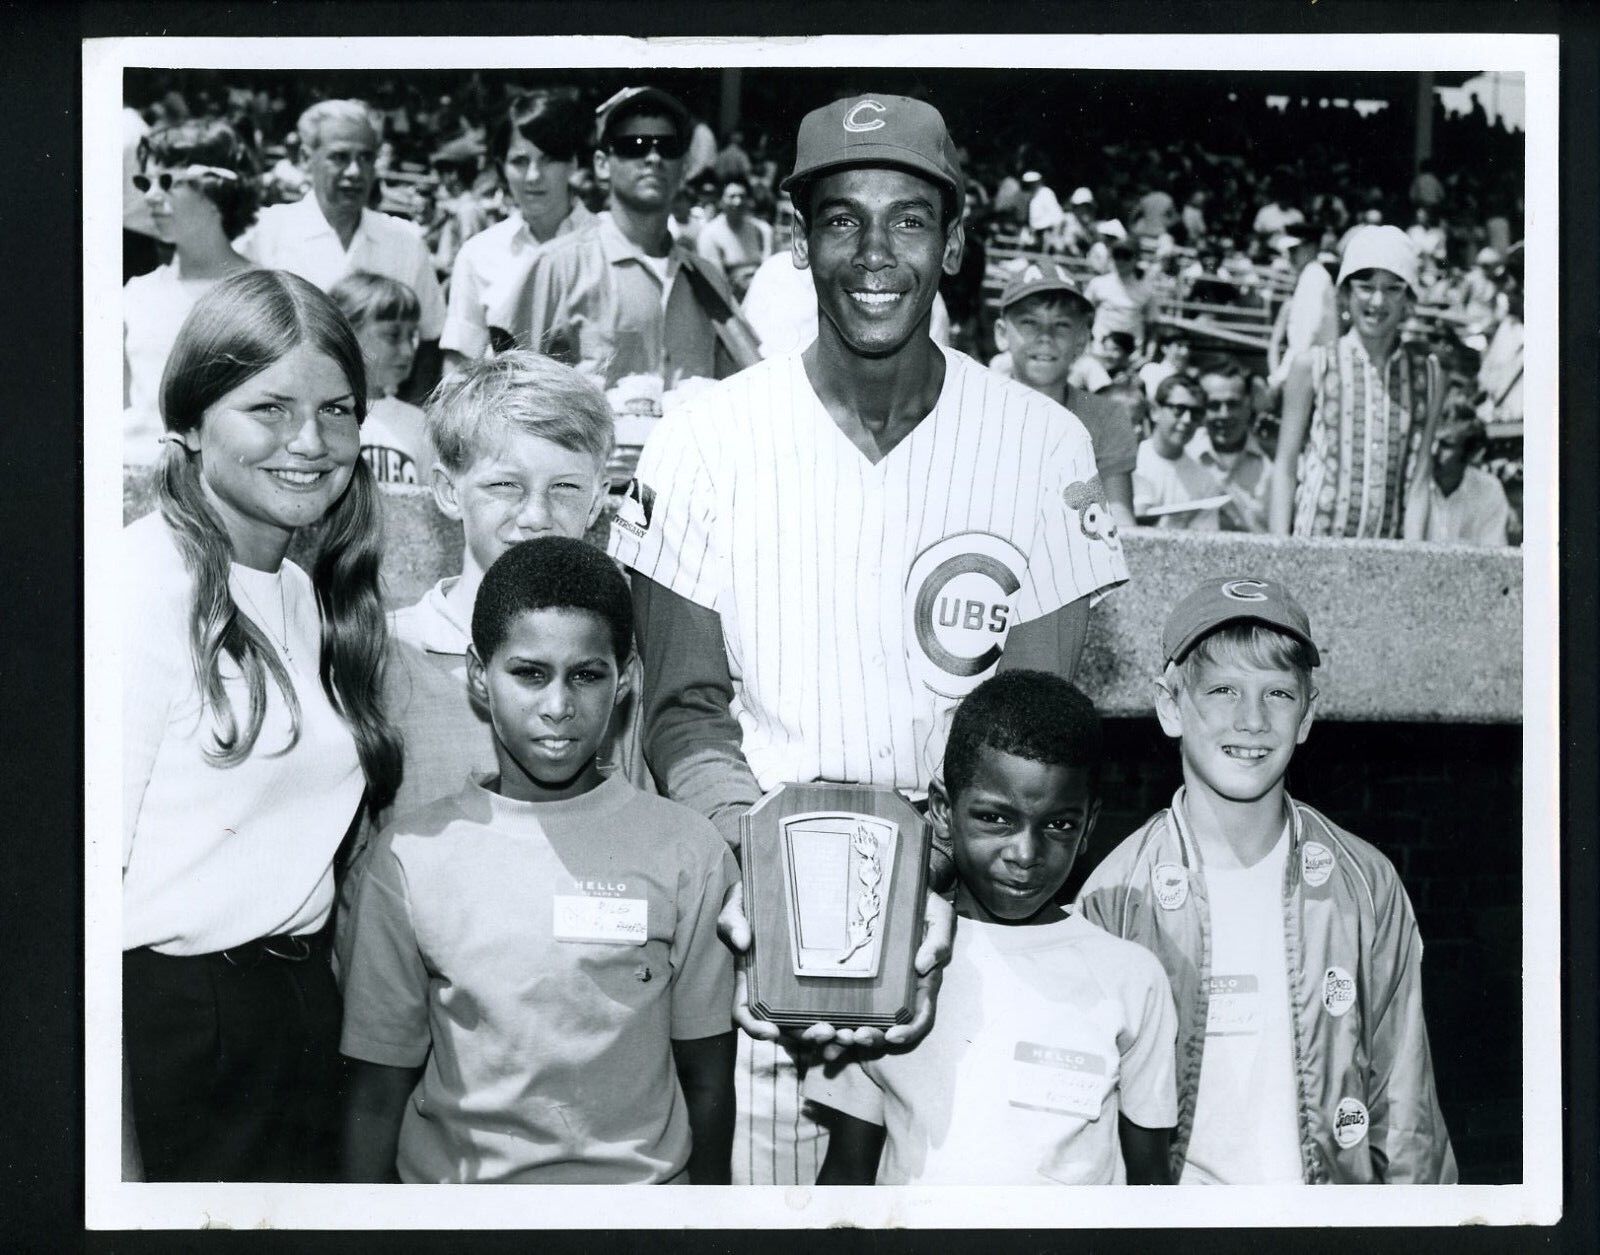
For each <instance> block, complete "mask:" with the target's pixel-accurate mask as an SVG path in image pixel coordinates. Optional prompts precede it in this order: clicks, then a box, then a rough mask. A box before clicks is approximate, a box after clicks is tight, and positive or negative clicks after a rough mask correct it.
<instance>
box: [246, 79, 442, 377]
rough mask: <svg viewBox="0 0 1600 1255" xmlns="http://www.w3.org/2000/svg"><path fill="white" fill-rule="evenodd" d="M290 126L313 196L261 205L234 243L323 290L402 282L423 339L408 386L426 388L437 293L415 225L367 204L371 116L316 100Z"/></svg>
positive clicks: (433, 355)
mask: <svg viewBox="0 0 1600 1255" xmlns="http://www.w3.org/2000/svg"><path fill="white" fill-rule="evenodd" d="M296 129H297V130H298V131H299V133H300V143H301V146H302V148H303V149H304V150H305V154H306V166H307V173H308V174H309V175H310V176H311V192H312V194H311V195H310V196H306V197H303V198H301V199H300V200H298V201H295V202H293V203H292V204H287V205H271V206H268V207H267V208H266V209H263V210H262V211H261V214H260V216H259V217H258V218H257V219H256V224H255V226H254V227H252V228H251V229H250V230H249V231H248V232H246V233H245V234H244V235H243V236H241V237H240V238H239V241H238V242H237V244H235V246H234V247H235V248H237V249H238V250H239V252H240V253H242V254H244V256H246V257H248V258H249V259H250V260H251V261H253V262H255V263H256V265H258V266H263V267H266V268H268V269H272V270H290V271H293V272H294V273H295V274H297V275H299V276H300V277H301V278H303V279H308V280H310V281H311V282H312V283H314V284H316V285H317V286H318V287H319V288H321V289H322V290H323V291H324V292H326V291H328V290H329V289H330V288H332V287H333V285H334V284H336V283H337V282H339V280H340V279H342V278H344V277H345V276H346V275H348V274H351V273H353V272H355V271H366V272H368V273H369V274H376V275H384V276H386V277H387V278H390V279H395V280H397V281H398V282H400V283H403V284H405V285H406V286H407V287H409V288H410V289H411V290H412V291H413V292H415V293H416V294H417V301H418V303H419V304H420V306H421V310H422V318H421V320H420V323H419V331H420V334H421V336H422V344H421V345H419V346H418V349H417V365H416V367H415V368H414V370H413V372H412V385H411V388H410V389H409V390H408V391H409V392H410V394H412V395H415V394H416V393H417V392H418V391H419V390H421V389H426V388H431V387H432V385H433V381H434V379H435V378H436V377H437V375H438V366H437V363H438V340H439V333H440V332H441V331H442V330H443V329H444V313H445V306H444V293H443V291H442V290H441V289H440V287H439V281H438V279H437V278H435V277H434V273H433V261H432V259H431V258H430V257H429V255H428V246H427V244H426V242H425V241H424V240H423V237H422V231H421V229H420V228H419V227H417V226H416V225H415V224H414V223H410V222H407V221H405V219H403V218H395V217H392V216H390V215H389V214H384V213H379V212H378V211H377V210H375V209H369V208H367V205H368V202H369V201H370V200H371V198H372V190H373V187H374V185H375V184H376V182H377V177H378V174H377V167H376V164H375V163H376V161H377V156H378V138H379V136H378V122H377V119H376V115H375V114H374V113H373V111H372V110H371V109H370V108H369V107H368V106H367V105H366V104H365V103H364V102H363V101H360V100H323V101H319V102H318V103H316V104H314V105H312V106H311V107H310V108H309V109H307V110H306V111H305V112H304V113H302V114H301V115H300V121H299V123H298V125H297V127H296Z"/></svg>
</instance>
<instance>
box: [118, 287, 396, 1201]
mask: <svg viewBox="0 0 1600 1255" xmlns="http://www.w3.org/2000/svg"><path fill="white" fill-rule="evenodd" d="M366 397H367V387H366V378H365V372H364V369H363V366H362V356H361V347H360V345H359V344H358V343H357V341H356V337H355V333H354V332H353V331H352V330H351V329H350V325H349V323H348V322H346V321H345V319H344V316H343V315H342V314H340V313H339V310H338V308H337V307H336V306H335V305H334V304H333V302H332V301H331V300H329V298H328V297H326V296H325V295H323V294H322V292H320V291H319V290H318V289H316V288H314V287H312V286H311V284H309V283H307V282H306V281H305V280H304V279H301V278H299V277H298V276H296V275H292V274H288V273H286V272H283V271H275V270H255V271H248V272H245V273H243V274H239V275H235V276H233V277H232V278H229V279H225V280H223V281H222V283H220V284H219V285H217V286H216V287H215V288H213V289H212V290H211V291H210V292H208V293H207V294H206V295H205V296H203V297H202V298H201V299H200V300H199V301H198V302H197V303H196V305H195V307H194V309H193V311H192V312H191V313H190V315H189V317H188V319H187V320H186V321H185V322H184V324H183V327H182V329H181V330H180V331H179V333H178V337H177V341H176V343H175V344H174V346H173V350H172V356H171V359H170V360H169V362H168V363H167V369H166V373H165V375H164V376H163V378H162V381H161V412H162V416H163V418H164V420H165V426H166V431H165V434H164V436H163V444H162V453H161V462H160V466H159V470H158V474H157V504H158V509H157V511H156V512H155V513H154V514H150V515H146V516H145V517H144V518H142V519H139V520H138V521H137V522H135V523H133V524H131V525H130V526H129V527H128V528H126V529H125V531H124V532H123V555H122V562H121V572H120V573H121V577H122V580H123V586H124V599H123V606H124V608H125V610H126V614H125V616H124V625H123V638H122V661H123V698H122V700H123V716H122V725H123V726H122V744H123V833H122V869H123V871H122V930H123V937H122V942H123V956H122V1030H123V1107H122V1117H123V1118H122V1130H123V1172H124V1176H125V1177H126V1178H127V1179H131V1180H138V1179H144V1180H151V1181H201V1180H204V1181H219V1180H222V1181H308V1180H310V1181H315V1180H332V1179H333V1175H334V1152H335V1148H336V1141H337V1138H336V1134H337V1129H338V1101H337V1089H338V1078H339V1053H338V1042H339V1020H340V1003H339V994H338V990H337V988H336V987H335V985H334V980H333V973H332V969H331V967H330V964H329V946H328V939H327V933H328V930H327V929H326V928H325V927H324V925H325V924H326V923H327V921H328V917H329V914H330V911H331V909H332V905H333V862H334V855H335V852H336V851H337V850H338V848H339V845H340V842H341V840H342V839H343V837H344V834H345V832H346V830H347V828H348V827H349V826H350V824H351V822H352V820H353V819H354V818H355V816H356V815H357V813H358V810H359V808H360V807H361V805H362V802H363V797H365V799H366V800H367V801H369V802H370V803H371V804H372V805H373V806H375V807H380V808H381V807H384V806H387V805H388V804H389V802H390V800H391V799H392V798H393V797H394V792H395V788H396V786H397V785H398V783H399V775H400V742H399V737H398V735H397V734H396V733H395V732H394V731H393V730H392V729H391V727H390V725H389V723H388V722H387V720H386V719H385V718H384V715H383V712H382V709H381V707H380V706H379V692H380V682H381V670H382V666H383V660H384V652H385V633H384V619H383V608H382V604H381V602H380V599H379V592H378V551H379V514H378V511H379V505H378V500H377V489H376V487H375V486H374V481H373V477H372V474H371V472H370V471H369V470H368V468H367V464H366V463H365V462H364V461H363V460H362V458H361V432H360V424H361V422H362V419H363V418H364V416H365V414H366ZM301 533H306V536H305V537H302V538H301V542H300V543H301V545H302V547H303V549H304V551H305V554H306V557H308V558H309V561H308V562H307V563H306V566H307V568H308V570H309V574H308V573H307V570H303V569H302V568H301V567H300V566H298V565H296V564H295V563H294V562H292V561H289V560H288V559H287V557H286V554H287V552H288V548H289V545H290V542H291V541H294V540H296V537H297V536H299V535H300V534H301ZM307 539H309V543H305V542H306V540H307Z"/></svg>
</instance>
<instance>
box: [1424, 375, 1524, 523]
mask: <svg viewBox="0 0 1600 1255" xmlns="http://www.w3.org/2000/svg"><path fill="white" fill-rule="evenodd" d="M1487 439H1488V436H1487V433H1486V432H1485V431H1484V429H1483V424H1482V423H1480V422H1478V421H1477V420H1476V419H1475V418H1473V417H1472V416H1471V407H1470V406H1468V407H1467V409H1466V412H1465V413H1457V414H1454V415H1449V416H1447V417H1446V418H1445V419H1444V421H1443V423H1442V424H1441V426H1440V429H1439V434H1438V436H1437V437H1436V438H1435V440H1434V442H1433V475H1432V477H1431V478H1430V479H1429V480H1428V488H1427V494H1428V499H1427V502H1426V504H1425V507H1424V508H1425V509H1426V510H1427V512H1428V521H1427V526H1426V528H1425V529H1424V531H1423V536H1422V538H1423V539H1424V540H1427V541H1432V542H1435V543H1448V544H1457V545H1506V544H1509V543H1510V541H1509V538H1508V532H1509V524H1510V521H1511V503H1510V502H1509V501H1508V500H1506V490H1505V489H1504V488H1502V487H1501V486H1500V481H1499V480H1498V479H1497V478H1495V476H1494V474H1493V473H1492V472H1490V471H1486V470H1484V469H1483V468H1482V467H1481V466H1474V465H1472V461H1471V459H1472V458H1474V457H1475V456H1476V455H1477V454H1478V453H1479V452H1481V451H1482V449H1483V447H1484V445H1485V443H1486V441H1487Z"/></svg>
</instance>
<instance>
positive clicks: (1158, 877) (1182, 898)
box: [1150, 863, 1189, 911]
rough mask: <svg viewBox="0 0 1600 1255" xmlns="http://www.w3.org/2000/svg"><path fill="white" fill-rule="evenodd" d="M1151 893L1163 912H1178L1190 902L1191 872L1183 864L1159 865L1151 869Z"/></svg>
mask: <svg viewBox="0 0 1600 1255" xmlns="http://www.w3.org/2000/svg"><path fill="white" fill-rule="evenodd" d="M1150 892H1152V893H1153V894H1155V895H1156V904H1157V905H1158V906H1160V908H1161V909H1162V910H1163V911H1176V910H1177V909H1178V908H1179V907H1181V906H1182V905H1183V904H1184V903H1185V902H1187V901H1188V900H1189V872H1188V869H1187V868H1185V867H1184V866H1183V864H1181V863H1157V864H1156V865H1155V866H1154V867H1152V868H1151V869H1150Z"/></svg>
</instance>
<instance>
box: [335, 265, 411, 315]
mask: <svg viewBox="0 0 1600 1255" xmlns="http://www.w3.org/2000/svg"><path fill="white" fill-rule="evenodd" d="M328 295H329V296H331V297H332V298H333V303H334V304H335V305H337V306H338V307H339V312H340V313H341V314H343V315H344V316H345V317H346V318H348V319H349V320H350V325H351V326H352V327H356V328H360V327H364V326H366V325H367V324H368V323H370V322H382V321H385V320H394V321H409V322H418V321H420V320H421V318H422V303H421V302H420V301H418V300H417V294H416V293H415V292H414V291H412V290H411V288H410V287H409V286H408V285H407V284H404V283H401V282H400V281H399V280H398V279H391V278H389V277H388V276H387V275H375V274H372V273H371V272H369V271H366V270H353V271H351V272H350V273H349V274H347V275H346V276H345V277H344V278H343V279H340V280H339V282H338V283H336V284H334V285H333V286H332V287H331V288H329V289H328Z"/></svg>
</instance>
